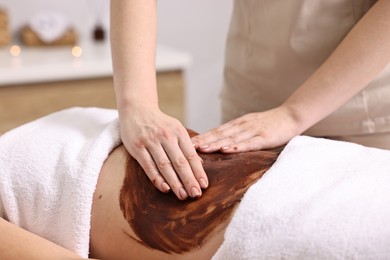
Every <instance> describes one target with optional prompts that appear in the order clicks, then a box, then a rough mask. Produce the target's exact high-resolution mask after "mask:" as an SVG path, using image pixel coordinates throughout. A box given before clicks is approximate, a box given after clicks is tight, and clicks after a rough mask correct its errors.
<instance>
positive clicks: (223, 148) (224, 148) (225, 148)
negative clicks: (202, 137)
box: [221, 146, 230, 150]
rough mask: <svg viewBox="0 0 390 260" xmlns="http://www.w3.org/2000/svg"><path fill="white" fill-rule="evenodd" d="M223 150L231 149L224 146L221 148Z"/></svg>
mask: <svg viewBox="0 0 390 260" xmlns="http://www.w3.org/2000/svg"><path fill="white" fill-rule="evenodd" d="M221 149H222V150H229V149H230V146H223V147H221Z"/></svg>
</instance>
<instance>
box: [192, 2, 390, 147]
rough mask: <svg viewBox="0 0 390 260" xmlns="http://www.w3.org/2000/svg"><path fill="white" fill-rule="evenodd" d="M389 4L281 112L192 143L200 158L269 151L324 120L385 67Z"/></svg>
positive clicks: (237, 122)
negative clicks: (220, 153)
mask: <svg viewBox="0 0 390 260" xmlns="http://www.w3.org/2000/svg"><path fill="white" fill-rule="evenodd" d="M389 43H390V1H388V0H380V1H378V2H377V3H376V4H375V5H374V6H373V7H372V8H371V9H370V10H369V11H368V12H367V13H366V15H365V16H364V17H363V18H362V19H361V20H360V21H359V22H358V23H357V24H356V25H355V26H354V28H353V29H352V30H351V31H350V32H349V33H348V34H347V36H346V37H345V38H344V40H343V41H342V42H341V43H340V45H339V46H338V47H337V48H336V49H335V51H334V52H333V53H332V54H331V55H330V57H329V58H328V59H327V60H326V61H325V62H324V63H323V64H322V65H321V66H320V68H319V69H318V70H317V71H315V72H314V73H313V74H312V75H311V76H310V77H309V78H308V79H307V80H306V81H305V82H304V83H303V84H302V85H301V86H300V87H299V88H298V89H297V90H296V91H295V92H294V93H293V94H292V95H291V96H290V97H289V98H288V99H287V100H286V101H285V102H284V103H283V104H282V105H281V106H279V107H277V108H275V109H272V110H268V111H265V112H259V113H251V114H247V115H244V116H242V117H240V118H237V119H234V120H232V121H230V122H228V123H226V124H224V125H221V126H220V127H218V128H216V129H213V130H211V131H209V132H207V133H205V134H203V135H200V136H197V137H195V138H193V141H194V143H196V144H197V147H198V149H200V150H201V151H203V152H212V151H216V150H222V151H223V152H227V153H230V152H242V151H248V150H260V149H266V148H273V147H277V146H280V145H283V144H285V143H287V142H288V141H289V140H290V139H291V138H293V137H294V136H296V135H299V134H301V133H303V132H304V131H305V130H307V129H308V128H310V127H311V126H313V125H314V124H316V123H317V122H319V121H320V120H321V119H323V118H325V117H326V116H328V115H329V114H331V113H332V112H334V111H335V110H336V109H338V108H339V107H340V106H342V105H343V104H344V103H346V102H347V101H348V100H349V99H350V98H351V97H353V96H354V95H356V94H357V93H358V92H359V91H361V90H362V89H363V88H364V87H365V86H366V85H367V84H368V83H370V82H371V81H372V80H373V79H374V78H375V76H376V75H377V74H378V73H379V72H381V71H382V70H383V69H384V68H385V66H386V65H387V64H389V63H390V44H389Z"/></svg>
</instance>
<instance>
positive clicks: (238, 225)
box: [0, 108, 390, 259]
mask: <svg viewBox="0 0 390 260" xmlns="http://www.w3.org/2000/svg"><path fill="white" fill-rule="evenodd" d="M116 117H117V114H116V111H114V110H106V109H98V108H72V109H68V110H64V111H60V112H57V113H54V114H51V115H49V116H47V117H44V118H41V119H39V120H36V121H34V122H31V123H29V124H27V125H24V126H22V127H19V128H17V129H14V130H13V131H10V132H8V133H6V134H4V135H3V136H2V137H0V169H1V172H0V216H1V219H0V259H61V258H78V257H83V258H87V257H89V258H98V259H210V258H213V259H240V258H241V259H281V258H288V259H313V258H322V259H332V258H353V259H359V258H361V259H367V258H375V259H379V258H386V257H388V256H389V255H390V225H389V224H388V219H389V218H390V207H388V205H390V189H389V187H390V174H389V173H390V164H389V163H388V162H389V161H390V151H385V150H379V149H374V148H368V147H363V146H359V145H354V144H349V143H343V142H337V141H329V140H325V139H320V138H309V137H304V136H301V137H297V138H295V139H293V140H292V141H291V142H290V143H289V144H287V146H286V147H285V148H284V150H283V151H282V153H281V154H280V156H279V157H278V153H277V152H273V151H261V152H249V153H243V154H229V155H222V154H218V153H216V154H207V155H203V154H200V156H201V157H202V159H203V161H204V164H203V166H204V168H205V170H206V173H207V174H208V178H209V183H210V184H209V188H208V189H207V190H205V191H204V193H203V195H202V197H201V198H200V199H198V200H187V201H184V202H183V201H180V200H178V199H177V198H176V196H175V195H174V194H172V193H167V194H163V193H161V192H160V191H158V190H157V189H155V188H154V186H153V185H152V184H151V183H150V181H149V179H148V178H147V177H146V175H145V174H144V173H143V171H142V169H141V167H140V166H139V165H138V164H137V163H136V162H135V160H134V159H132V158H131V157H130V156H129V154H128V153H127V152H126V150H125V149H124V147H123V146H122V145H121V143H120V137H119V129H118V127H119V126H118V121H117V120H116ZM277 157H278V159H277ZM276 159H277V161H276V163H274V162H275V160H276ZM271 166H272V167H271ZM266 171H267V173H266V174H265V175H264V176H263V174H264V173H265V172H266ZM260 178H261V179H260ZM259 179H260V181H258V180H259ZM240 201H241V202H240Z"/></svg>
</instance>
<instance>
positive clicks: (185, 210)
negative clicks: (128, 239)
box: [120, 151, 277, 254]
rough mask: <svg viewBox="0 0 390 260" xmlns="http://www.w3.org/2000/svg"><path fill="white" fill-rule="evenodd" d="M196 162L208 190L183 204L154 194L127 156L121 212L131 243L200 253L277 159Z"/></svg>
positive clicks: (219, 157)
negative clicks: (206, 177) (198, 197)
mask: <svg viewBox="0 0 390 260" xmlns="http://www.w3.org/2000/svg"><path fill="white" fill-rule="evenodd" d="M200 156H201V158H202V159H203V167H204V168H205V170H206V172H207V174H208V176H209V180H210V187H209V188H208V189H207V191H206V192H205V193H204V196H203V197H202V198H201V199H198V200H187V201H185V202H182V201H179V200H177V199H176V198H175V197H174V196H173V195H172V194H161V193H160V192H158V191H157V190H156V189H153V185H152V184H151V183H150V182H149V180H148V179H147V178H146V176H145V173H144V171H143V169H142V168H141V167H140V165H139V164H138V163H137V161H136V160H134V158H132V157H131V156H128V158H127V170H126V176H125V179H124V182H123V186H122V189H121V193H120V207H121V210H122V212H123V215H124V217H125V218H126V220H127V221H128V222H129V224H130V226H131V228H132V229H133V231H134V233H135V234H136V236H137V237H138V238H135V237H133V239H134V240H136V241H139V242H140V243H141V244H144V245H146V246H148V247H150V248H153V249H157V250H160V251H163V252H166V253H177V254H179V253H184V252H189V251H191V250H194V249H197V248H200V247H201V246H202V244H203V243H205V242H206V241H207V239H208V237H209V236H210V235H211V234H212V232H213V230H214V229H215V228H216V227H217V226H219V225H220V224H222V223H224V222H225V221H226V220H227V219H229V218H230V216H231V215H232V211H233V209H234V206H235V205H236V204H237V203H238V202H239V201H240V200H241V198H242V197H243V195H244V193H245V192H246V190H247V189H248V188H249V186H250V185H251V184H253V183H254V182H255V181H257V180H258V179H259V178H261V176H262V175H263V174H264V172H265V171H266V170H268V169H269V168H270V166H271V165H272V164H273V163H274V161H275V159H276V157H277V153H276V152H267V151H262V152H260V151H257V152H250V153H240V154H234V155H224V154H221V153H214V154H208V155H207V154H201V155H200Z"/></svg>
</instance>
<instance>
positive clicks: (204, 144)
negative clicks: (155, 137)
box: [192, 107, 303, 153]
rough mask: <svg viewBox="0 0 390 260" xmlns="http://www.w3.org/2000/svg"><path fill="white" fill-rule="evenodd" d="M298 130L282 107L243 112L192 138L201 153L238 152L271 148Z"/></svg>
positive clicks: (277, 145)
mask: <svg viewBox="0 0 390 260" xmlns="http://www.w3.org/2000/svg"><path fill="white" fill-rule="evenodd" d="M301 132H303V131H302V129H300V128H299V127H298V125H297V122H296V121H295V120H294V117H293V116H292V115H291V113H290V112H289V111H288V109H286V108H285V107H278V108H275V109H272V110H268V111H265V112H258V113H250V114H246V115H244V116H242V117H239V118H236V119H234V120H232V121H229V122H227V123H225V124H223V125H221V126H219V127H217V128H214V129H212V130H210V131H208V132H206V133H204V134H201V135H197V136H195V137H193V138H192V142H193V143H194V145H195V147H196V148H197V149H198V150H199V151H201V152H205V153H211V152H215V151H221V152H223V153H238V152H247V151H256V150H262V149H272V148H276V147H279V146H282V145H284V144H286V143H287V142H288V141H289V140H291V139H292V138H293V137H294V136H296V135H299V134H300V133H301Z"/></svg>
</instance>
